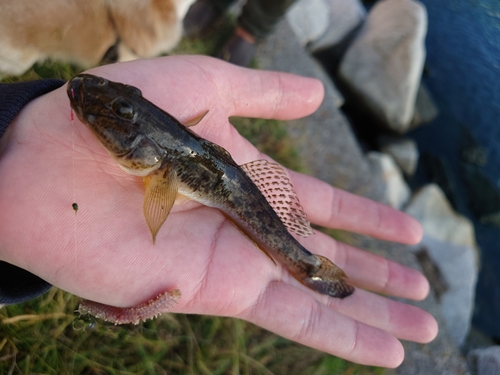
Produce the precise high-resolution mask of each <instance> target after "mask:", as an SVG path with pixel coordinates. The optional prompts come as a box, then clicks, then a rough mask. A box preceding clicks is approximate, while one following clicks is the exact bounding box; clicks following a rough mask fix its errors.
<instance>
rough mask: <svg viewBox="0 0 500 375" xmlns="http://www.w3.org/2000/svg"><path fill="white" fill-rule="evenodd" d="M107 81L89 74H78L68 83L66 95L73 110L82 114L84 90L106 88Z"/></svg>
mask: <svg viewBox="0 0 500 375" xmlns="http://www.w3.org/2000/svg"><path fill="white" fill-rule="evenodd" d="M108 83H109V81H108V80H106V79H104V78H101V77H96V76H93V75H91V74H79V75H77V76H74V77H73V78H71V79H70V80H69V82H68V87H67V90H66V91H67V94H68V97H69V100H70V103H71V106H72V107H73V109H74V110H75V111H76V112H77V113H79V114H83V112H84V107H85V88H94V87H103V86H107V85H108Z"/></svg>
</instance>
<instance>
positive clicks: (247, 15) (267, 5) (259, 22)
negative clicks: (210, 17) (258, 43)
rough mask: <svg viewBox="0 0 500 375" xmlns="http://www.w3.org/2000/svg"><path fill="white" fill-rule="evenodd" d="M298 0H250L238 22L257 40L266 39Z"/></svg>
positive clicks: (220, 0)
mask: <svg viewBox="0 0 500 375" xmlns="http://www.w3.org/2000/svg"><path fill="white" fill-rule="evenodd" d="M214 1H217V2H227V0H214ZM295 1H296V0H248V1H247V3H246V4H245V6H244V7H243V11H242V13H241V16H240V18H239V19H238V23H239V25H240V26H241V27H243V29H245V31H247V32H249V33H250V34H252V35H253V36H254V37H255V38H256V39H257V40H259V39H264V38H265V37H266V36H268V35H269V34H270V33H271V32H272V31H273V30H274V27H275V26H276V24H277V23H278V21H279V20H280V19H281V18H282V17H283V16H284V15H285V12H286V10H287V9H288V8H289V7H290V5H292V4H293V3H294V2H295Z"/></svg>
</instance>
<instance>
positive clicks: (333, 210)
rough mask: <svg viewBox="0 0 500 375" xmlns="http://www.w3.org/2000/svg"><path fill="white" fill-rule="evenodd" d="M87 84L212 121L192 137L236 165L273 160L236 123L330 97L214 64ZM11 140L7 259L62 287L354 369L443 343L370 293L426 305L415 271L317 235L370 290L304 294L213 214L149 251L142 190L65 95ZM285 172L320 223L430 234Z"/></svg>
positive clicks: (3, 188)
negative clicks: (301, 348)
mask: <svg viewBox="0 0 500 375" xmlns="http://www.w3.org/2000/svg"><path fill="white" fill-rule="evenodd" d="M91 73H92V74H95V75H101V76H103V77H105V78H108V79H111V80H114V81H119V82H123V83H128V84H131V85H134V86H136V87H139V88H140V89H141V90H142V92H143V95H144V97H146V98H147V99H148V100H150V101H152V102H153V103H155V104H156V105H158V106H160V107H162V108H163V109H165V110H166V111H167V112H169V113H171V114H172V115H174V116H175V117H177V118H178V119H179V120H180V121H181V122H182V121H187V120H189V119H192V118H194V117H196V116H198V115H200V114H201V113H203V112H205V111H206V110H209V113H208V114H207V116H205V118H204V119H203V120H202V121H201V122H200V124H199V125H197V126H196V127H194V128H192V129H193V130H194V131H195V132H197V133H198V134H199V135H201V136H202V137H204V138H206V139H209V140H210V141H212V142H215V143H217V144H219V145H221V146H223V147H224V148H226V149H227V150H228V151H229V152H230V153H231V155H232V156H233V158H234V159H235V160H236V162H238V163H240V164H243V163H245V162H248V161H251V160H256V159H262V158H264V157H265V156H264V155H261V154H259V152H258V151H257V150H256V149H255V148H254V147H253V146H252V145H251V144H249V143H248V142H247V141H246V140H245V139H244V138H242V137H241V136H240V135H239V134H238V133H237V131H236V130H235V129H234V128H233V127H232V126H231V125H230V123H229V122H228V117H229V116H247V117H263V118H276V119H293V118H297V117H301V116H305V115H307V114H310V113H311V112H313V111H314V110H315V109H316V108H317V107H318V106H319V104H320V102H321V100H322V97H323V90H322V86H321V84H320V83H319V82H318V81H316V80H313V79H309V78H301V77H297V76H292V75H289V74H283V73H273V72H258V71H252V70H248V69H242V68H238V67H235V66H232V65H229V64H226V63H223V62H221V61H218V60H214V59H210V58H206V57H167V58H159V59H154V60H143V61H135V62H130V63H124V64H117V65H110V66H105V67H100V68H96V69H93V70H92V71H91ZM11 129H12V133H11V135H10V138H9V146H8V148H7V150H6V152H5V153H4V155H3V156H2V158H0V176H2V179H1V181H0V207H1V211H0V222H1V223H2V226H1V227H0V245H1V246H0V251H1V254H0V255H1V258H2V259H4V260H6V261H8V262H10V263H12V264H15V265H17V266H19V267H22V268H25V269H27V270H29V271H31V272H33V273H34V274H37V275H39V276H40V277H42V278H43V279H45V280H47V281H48V282H50V283H52V284H54V285H56V286H58V287H60V288H62V289H65V290H67V291H69V292H71V293H74V294H76V295H79V296H82V297H84V298H87V299H90V300H94V301H99V302H102V303H106V304H109V305H115V306H132V305H136V304H138V303H141V302H144V301H145V300H147V299H149V298H151V297H153V296H155V295H156V294H158V293H159V292H161V291H164V290H169V289H176V288H178V289H180V290H181V291H182V298H181V300H180V301H179V303H178V304H177V305H176V306H175V307H174V309H173V311H175V312H185V313H199V314H214V315H224V316H234V317H239V318H242V319H245V320H248V321H251V322H253V323H255V324H258V325H260V326H262V327H264V328H267V329H269V330H271V331H273V332H276V333H278V334H280V335H282V336H285V337H287V338H290V339H293V340H296V341H298V342H301V343H303V344H305V345H308V346H311V347H315V348H318V349H320V350H323V351H325V352H328V353H332V354H335V355H337V356H340V357H343V358H346V359H348V360H351V361H355V362H359V363H366V364H373V365H381V366H388V367H392V366H397V365H398V364H399V363H400V362H401V361H402V359H403V349H402V346H401V344H400V343H399V341H398V340H397V339H396V338H402V339H407V340H413V341H418V342H426V341H429V340H431V339H432V338H433V337H434V336H435V335H436V331H437V327H436V323H435V321H434V319H433V318H432V317H431V316H430V315H429V314H427V313H426V312H424V311H422V310H420V309H418V308H415V307H412V306H409V305H405V304H403V303H400V302H395V301H392V300H390V299H387V298H385V297H382V296H381V295H379V294H374V293H372V292H377V293H384V294H389V295H394V296H398V297H405V298H410V299H417V300H418V299H422V298H424V297H425V296H426V294H427V292H428V284H427V281H426V280H425V278H424V277H423V276H422V275H421V274H420V273H418V272H416V271H414V270H410V269H408V268H405V267H403V266H400V265H398V264H396V263H392V262H390V261H387V260H385V259H383V258H380V257H378V256H375V255H373V254H370V253H366V252H363V251H361V250H359V249H355V248H352V247H349V246H348V245H345V244H342V243H339V242H336V241H335V240H333V239H331V238H330V237H328V236H326V235H323V234H321V233H316V234H315V235H313V236H311V237H309V238H307V239H301V240H300V241H301V243H302V244H303V245H304V246H305V247H306V248H308V249H309V250H310V251H312V252H313V253H316V254H320V255H324V256H326V257H328V258H329V259H331V260H332V261H333V262H335V263H336V264H337V265H338V266H339V267H341V268H342V269H344V271H345V272H346V273H347V275H348V277H349V282H350V283H352V284H353V285H355V286H358V287H361V288H364V289H366V290H371V291H372V292H368V291H366V290H364V289H359V288H357V290H356V291H355V293H354V294H353V295H352V296H350V297H348V298H346V299H343V300H339V299H334V298H331V297H327V296H323V295H320V294H317V293H315V292H313V291H311V290H309V289H308V288H306V287H304V286H303V285H301V284H300V283H299V282H297V281H296V280H295V279H294V278H293V277H292V276H291V275H290V274H289V273H288V272H287V270H286V269H285V268H283V267H282V266H280V265H279V264H278V265H276V264H274V263H273V262H272V261H270V260H269V258H268V257H267V256H266V255H265V254H263V253H262V252H260V251H259V250H258V249H257V248H256V247H255V246H254V245H253V244H252V243H251V242H250V241H249V240H248V239H247V238H246V237H245V236H244V235H243V234H241V233H240V232H239V231H238V230H237V229H236V228H235V227H234V226H233V225H232V224H231V223H230V222H229V221H227V219H226V218H225V217H224V216H223V215H222V214H221V213H220V212H219V211H218V210H216V209H212V208H208V207H205V206H202V205H200V204H197V203H194V202H187V203H183V204H180V205H177V206H175V207H174V208H173V210H172V212H171V214H170V216H169V217H168V219H167V221H166V222H165V224H164V225H163V227H162V228H161V229H160V231H159V233H158V236H157V239H156V245H153V243H152V240H151V234H150V232H149V229H148V227H147V225H146V222H145V219H144V216H143V214H142V201H143V198H144V186H143V184H142V180H141V178H138V177H134V176H130V175H128V174H126V173H125V172H124V171H122V170H121V169H120V168H119V167H118V165H117V164H116V163H115V162H114V160H113V159H112V158H111V157H110V156H109V155H108V153H107V152H106V151H105V149H104V148H103V147H102V146H101V145H100V144H99V143H98V142H97V140H96V139H95V138H94V137H93V136H92V135H91V133H90V132H89V131H88V130H87V128H86V127H85V126H84V125H83V124H82V123H81V122H80V121H79V120H78V119H76V118H74V119H72V116H71V111H70V106H69V100H68V98H67V96H66V92H65V87H62V88H60V89H58V90H55V91H53V92H51V93H49V94H47V95H44V96H42V97H40V98H38V99H36V100H34V101H33V102H31V103H30V104H29V105H28V106H26V107H25V108H24V109H23V111H22V112H21V114H20V115H19V116H18V117H17V118H16V120H15V122H14V123H13V124H12V126H11ZM288 173H289V176H290V178H291V180H292V183H293V185H294V187H295V190H296V191H297V193H298V196H299V199H300V200H301V203H302V205H303V207H304V209H305V211H306V212H307V214H308V217H309V219H310V220H311V222H313V223H316V224H319V225H322V226H326V227H336V228H340V229H345V230H351V231H355V232H358V233H364V234H368V235H371V236H374V237H378V238H382V239H386V240H392V241H399V242H403V243H414V242H416V241H418V240H419V238H420V236H421V229H420V227H419V225H418V223H416V222H415V221H414V220H413V219H411V218H409V217H407V216H406V215H404V214H402V213H400V212H398V211H395V210H392V209H390V208H388V207H386V206H383V205H380V204H377V203H375V202H371V201H369V200H366V199H364V198H360V197H356V196H354V195H351V194H349V193H346V192H343V191H340V190H338V189H334V188H332V187H330V186H329V185H327V184H325V183H323V182H320V181H318V180H316V179H313V178H311V177H308V176H304V175H301V174H298V173H295V172H291V171H288ZM73 203H77V204H78V212H77V213H75V211H74V210H73V207H72V204H73Z"/></svg>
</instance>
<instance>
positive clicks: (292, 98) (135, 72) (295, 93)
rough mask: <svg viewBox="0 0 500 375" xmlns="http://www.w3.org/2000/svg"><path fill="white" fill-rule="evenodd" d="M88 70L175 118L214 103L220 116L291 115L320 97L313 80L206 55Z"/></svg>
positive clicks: (315, 105)
mask: <svg viewBox="0 0 500 375" xmlns="http://www.w3.org/2000/svg"><path fill="white" fill-rule="evenodd" d="M91 72H92V73H94V74H103V75H104V76H105V77H106V78H109V79H112V80H118V81H120V82H124V83H128V84H131V85H135V86H137V87H139V88H141V89H142V90H143V94H144V96H145V97H146V98H148V99H149V100H151V101H152V102H153V103H156V104H157V105H159V106H161V107H162V108H166V107H167V106H168V108H166V109H167V110H168V111H171V112H172V113H173V114H175V116H178V117H179V119H181V120H183V119H186V118H193V117H194V115H199V114H200V111H202V110H209V111H211V110H213V109H214V108H215V107H220V106H222V107H223V108H224V109H225V112H226V116H245V117H261V118H275V119H293V118H297V117H302V116H306V115H308V114H310V113H312V112H314V111H315V110H316V109H317V108H318V106H319V105H320V104H321V101H322V100H323V95H324V90H323V85H322V84H321V82H320V81H318V80H316V79H313V78H306V77H299V76H296V75H293V74H288V73H281V72H268V71H259V70H252V69H247V68H241V67H238V66H235V65H232V64H229V63H226V62H224V61H221V60H219V59H215V58H211V57H207V56H170V57H161V58H156V59H148V60H139V61H131V62H127V63H122V64H113V66H112V67H110V66H103V67H99V68H96V69H92V70H91ZM186 92H188V93H189V95H186ZM209 114H210V115H211V113H210V112H209ZM189 116H191V117H189ZM219 125H220V124H219Z"/></svg>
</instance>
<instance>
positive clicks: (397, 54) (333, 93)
mask: <svg viewBox="0 0 500 375" xmlns="http://www.w3.org/2000/svg"><path fill="white" fill-rule="evenodd" d="M426 29H427V16H426V11H425V7H424V6H423V5H422V4H421V3H419V2H418V1H414V0H381V1H378V2H377V3H376V4H375V5H374V6H373V7H372V8H371V9H370V11H369V12H367V11H366V10H365V8H364V6H363V5H362V4H361V2H360V0H299V1H298V2H297V3H296V4H295V5H294V6H293V7H292V8H291V10H290V12H289V13H288V15H287V22H283V23H281V24H280V25H279V27H278V30H277V32H276V34H275V35H274V36H273V37H271V38H269V40H267V41H266V42H265V43H264V44H263V45H261V46H260V47H259V49H258V53H257V58H256V60H257V64H258V66H259V67H260V68H263V69H273V70H281V71H288V72H292V73H297V74H302V75H308V76H315V77H317V78H319V79H321V80H322V81H323V82H324V84H325V87H326V92H327V95H326V98H325V102H324V103H323V105H322V106H321V107H320V109H319V110H318V111H317V112H316V113H315V114H314V115H312V116H311V117H310V118H307V119H302V120H297V121H292V122H291V123H290V124H289V134H290V137H291V138H292V140H294V142H295V143H296V145H297V148H298V151H299V153H300V155H301V156H302V158H303V160H304V163H305V166H306V168H308V170H309V171H310V173H311V174H313V175H315V176H316V177H318V178H321V179H323V180H324V181H327V182H329V183H331V184H333V185H334V186H337V187H340V188H343V189H346V190H349V191H351V192H354V193H357V194H360V195H363V196H366V197H369V198H372V199H375V200H378V201H381V202H384V203H386V204H390V205H391V206H393V207H396V208H398V209H403V210H405V211H406V212H407V213H409V214H410V215H412V216H414V217H416V218H417V219H418V220H419V221H420V222H421V224H422V226H423V228H424V232H425V234H424V240H423V241H422V243H421V244H420V245H418V246H416V247H412V248H406V250H408V252H409V253H405V254H404V255H402V254H401V251H395V250H394V249H395V247H391V245H380V248H378V249H375V251H377V252H381V253H383V254H384V255H386V256H387V257H389V258H392V259H394V260H396V261H399V262H401V263H403V264H406V265H409V266H417V267H418V261H419V260H420V261H421V262H422V265H421V266H422V268H423V269H424V271H425V272H428V274H427V276H428V277H429V278H430V280H431V284H433V287H434V293H433V295H432V296H430V297H429V298H428V299H427V300H426V301H425V302H423V303H420V304H417V305H420V306H423V307H424V308H426V309H428V310H429V311H431V312H432V313H433V314H435V315H437V319H438V321H440V322H442V323H443V324H441V327H440V329H441V332H440V334H439V336H438V338H437V339H436V340H435V342H434V343H431V344H429V345H427V346H422V345H416V344H415V345H414V344H405V346H406V349H407V359H406V360H405V362H404V363H403V365H402V366H401V367H400V369H398V370H396V372H397V373H401V374H443V373H450V374H467V373H469V369H468V367H467V365H466V362H465V359H464V358H463V357H462V355H461V353H460V351H459V350H458V348H459V347H460V346H461V345H462V344H463V343H464V339H465V337H466V336H467V333H468V331H469V327H470V322H471V315H472V310H473V306H474V290H475V283H476V279H477V272H478V251H477V245H476V241H475V235H474V229H473V226H472V224H471V223H470V221H469V220H467V219H466V218H465V217H463V216H461V215H459V214H457V213H456V212H455V211H454V210H453V209H452V206H451V205H450V203H449V202H448V200H447V197H446V195H445V194H444V193H443V192H442V191H441V189H440V188H439V187H438V186H437V185H434V184H432V185H428V186H425V187H424V188H423V189H421V190H420V191H417V192H412V191H411V189H410V188H409V186H408V184H407V182H406V179H407V178H409V177H411V176H412V175H413V174H414V172H415V169H416V165H417V163H418V160H419V156H420V155H419V152H418V148H417V146H416V144H415V142H414V141H412V140H411V139H409V138H407V137H405V136H404V133H405V132H407V131H408V130H410V129H412V128H413V127H415V126H418V125H419V124H421V123H425V122H428V121H430V120H432V119H433V118H434V117H435V116H436V115H437V108H436V106H435V105H434V103H433V102H432V99H431V97H430V95H429V92H428V91H427V90H426V88H425V86H423V85H422V84H421V82H420V80H421V75H422V70H423V66H424V60H425V44H424V42H425V34H426ZM339 45H344V47H343V48H340V49H339V48H338V46H339ZM301 46H302V47H304V48H300V47H301ZM345 46H346V47H345ZM329 49H330V50H332V51H336V53H338V51H341V55H340V56H335V57H334V59H337V60H336V62H335V64H337V66H338V69H335V71H334V73H335V75H334V77H333V81H335V82H336V83H338V85H337V86H338V87H341V89H342V94H339V92H338V91H337V89H336V85H334V84H333V83H332V79H331V78H330V77H328V76H326V75H325V73H324V71H323V69H321V67H320V66H318V64H317V62H316V61H315V60H314V59H312V58H311V57H310V55H309V54H307V53H306V52H305V51H308V52H310V53H311V52H312V53H317V52H318V51H320V52H321V53H323V52H324V51H327V50H329ZM324 62H325V60H324V59H323V63H324ZM326 70H327V71H329V72H330V73H331V72H332V69H331V66H326ZM343 98H346V99H345V100H348V101H349V100H353V99H354V100H355V101H356V106H359V108H361V109H362V110H363V111H365V112H366V113H369V114H370V115H371V116H372V117H373V118H374V121H373V122H374V123H377V126H382V127H385V128H386V129H387V130H388V131H389V132H391V133H392V134H394V135H393V136H390V137H383V138H380V139H377V142H375V143H377V144H378V151H377V152H368V153H367V152H364V151H363V150H362V147H361V146H360V144H359V142H358V141H357V139H356V137H355V136H354V132H353V131H352V130H351V126H350V124H349V121H348V120H347V118H346V117H345V116H344V114H343V113H342V112H341V111H340V110H339V107H340V106H341V105H342V104H343V103H344V99H343ZM476 154H477V153H476ZM476 154H474V155H476ZM474 155H473V156H474ZM476 159H477V158H476ZM474 160H475V159H474ZM325 166H328V168H326V167H325ZM357 244H358V245H359V243H357ZM366 246H367V247H369V248H370V249H372V245H366ZM399 249H401V247H398V250H399ZM428 270H430V271H428ZM490 354H491V353H489V352H488V353H486V354H484V355H485V357H484V358H492V357H491V356H490ZM471 355H472V354H471ZM496 355H497V354H496ZM474 356H475V357H474V358H475V359H474V361H475V363H477V366H476V367H477V369H478V374H486V373H488V372H481V371H482V370H481V371H480V368H489V367H485V366H486V365H484V366H483V367H481V366H482V363H483V362H481V360H482V359H480V358H483V357H482V354H481V353H479V354H477V355H476V354H474ZM494 358H498V357H494ZM484 361H486V362H487V363H488V366H490V364H491V363H498V361H497V362H494V361H493V362H492V361H491V360H490V359H485V360H484ZM486 362H484V363H486ZM480 364H481V365H480ZM496 369H497V371H500V368H498V367H497V368H496ZM490 373H491V372H490Z"/></svg>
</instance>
